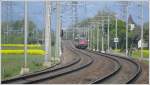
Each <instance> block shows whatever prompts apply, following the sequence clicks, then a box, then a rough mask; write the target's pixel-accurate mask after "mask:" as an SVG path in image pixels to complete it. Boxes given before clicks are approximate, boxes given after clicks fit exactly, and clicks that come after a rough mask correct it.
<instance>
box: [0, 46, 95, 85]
mask: <svg viewBox="0 0 150 85" xmlns="http://www.w3.org/2000/svg"><path fill="white" fill-rule="evenodd" d="M70 50H71V51H72V52H74V53H75V54H77V53H76V52H75V51H74V49H70ZM77 55H78V54H77ZM76 57H78V56H76ZM92 62H93V60H92V58H91V57H89V56H88V57H78V58H77V59H76V60H74V61H72V62H71V63H69V64H67V65H64V66H62V67H59V68H56V69H47V70H44V71H41V72H37V73H33V74H29V75H24V76H20V77H17V78H13V79H8V80H3V81H2V83H3V84H4V83H5V84H6V83H14V84H25V83H37V82H40V81H43V80H45V79H51V78H55V77H58V76H62V75H65V74H68V73H71V72H74V71H77V70H80V69H82V68H85V67H87V66H88V65H90V64H91V63H92Z"/></svg>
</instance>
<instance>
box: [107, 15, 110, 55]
mask: <svg viewBox="0 0 150 85" xmlns="http://www.w3.org/2000/svg"><path fill="white" fill-rule="evenodd" d="M109 42H110V41H109V16H108V29H107V46H108V48H107V50H108V53H109V51H110V46H109Z"/></svg>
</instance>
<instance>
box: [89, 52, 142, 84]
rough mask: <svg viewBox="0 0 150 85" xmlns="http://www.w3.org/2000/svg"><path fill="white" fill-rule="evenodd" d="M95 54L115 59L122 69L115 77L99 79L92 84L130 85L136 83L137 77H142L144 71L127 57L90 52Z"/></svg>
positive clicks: (109, 76)
mask: <svg viewBox="0 0 150 85" xmlns="http://www.w3.org/2000/svg"><path fill="white" fill-rule="evenodd" d="M89 52H92V53H94V54H98V55H101V56H107V57H108V56H110V57H113V58H114V59H116V60H118V62H120V64H121V68H120V69H119V71H117V73H115V75H108V76H107V77H105V78H103V79H101V78H99V79H97V80H95V81H93V82H92V84H116V83H119V84H128V83H132V82H134V80H136V79H137V77H138V76H139V75H140V73H141V71H142V69H141V67H140V65H139V64H138V63H136V62H135V61H134V60H132V59H130V58H126V57H121V56H118V55H112V54H104V53H98V52H93V51H89Z"/></svg>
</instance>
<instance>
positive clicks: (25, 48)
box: [20, 1, 29, 74]
mask: <svg viewBox="0 0 150 85" xmlns="http://www.w3.org/2000/svg"><path fill="white" fill-rule="evenodd" d="M24 6H25V7H24V8H25V10H24V67H23V68H22V69H21V72H20V74H25V73H28V72H29V68H27V56H28V55H27V54H28V52H27V50H28V49H27V44H28V41H27V40H28V5H27V1H25V4H24Z"/></svg>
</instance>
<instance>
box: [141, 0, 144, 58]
mask: <svg viewBox="0 0 150 85" xmlns="http://www.w3.org/2000/svg"><path fill="white" fill-rule="evenodd" d="M141 9H142V11H141V60H142V59H143V43H144V40H143V1H141Z"/></svg>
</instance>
